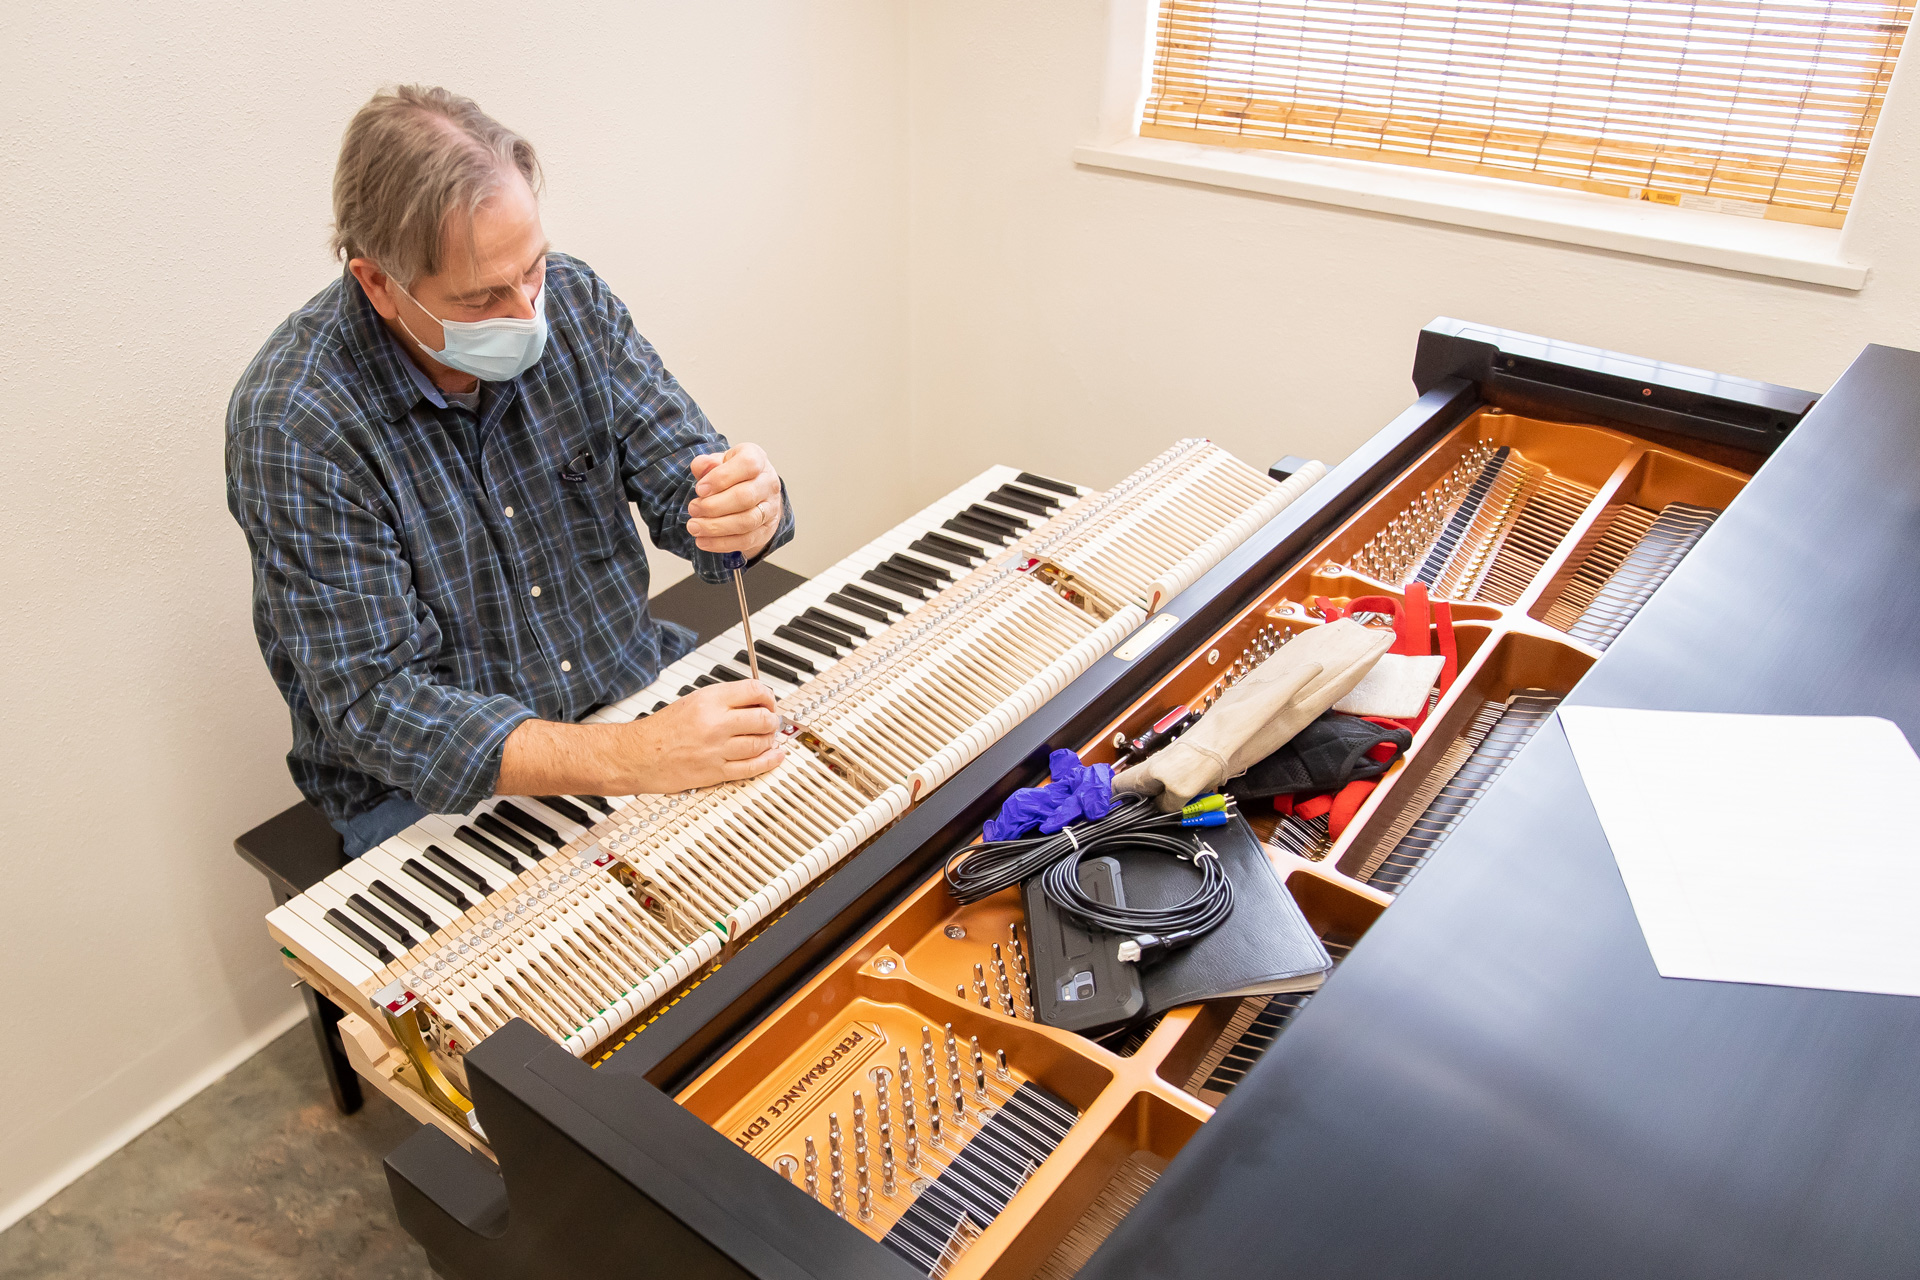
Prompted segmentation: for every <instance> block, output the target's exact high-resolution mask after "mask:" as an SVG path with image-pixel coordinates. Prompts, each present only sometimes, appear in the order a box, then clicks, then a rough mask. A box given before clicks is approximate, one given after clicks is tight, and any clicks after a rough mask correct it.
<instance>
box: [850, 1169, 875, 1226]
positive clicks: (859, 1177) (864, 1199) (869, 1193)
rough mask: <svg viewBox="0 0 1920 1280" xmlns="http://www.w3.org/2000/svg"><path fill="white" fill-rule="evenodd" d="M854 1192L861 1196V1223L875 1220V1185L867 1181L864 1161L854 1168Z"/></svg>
mask: <svg viewBox="0 0 1920 1280" xmlns="http://www.w3.org/2000/svg"><path fill="white" fill-rule="evenodd" d="M853 1177H854V1191H855V1193H856V1194H857V1195H858V1196H859V1203H860V1221H862V1222H871V1221H872V1220H873V1184H872V1183H871V1182H869V1181H868V1180H867V1162H866V1161H865V1160H864V1159H863V1160H860V1161H859V1162H858V1163H856V1164H855V1165H854V1166H853Z"/></svg>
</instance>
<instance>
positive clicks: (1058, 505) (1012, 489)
mask: <svg viewBox="0 0 1920 1280" xmlns="http://www.w3.org/2000/svg"><path fill="white" fill-rule="evenodd" d="M1004 487H1005V489H1006V491H1007V492H1008V493H1017V494H1019V495H1020V496H1021V497H1023V498H1029V499H1031V500H1032V501H1034V502H1042V503H1045V504H1046V506H1047V509H1048V510H1049V511H1065V510H1066V509H1067V504H1066V503H1064V502H1062V501H1060V499H1058V498H1056V497H1054V496H1053V495H1052V494H1050V493H1042V492H1040V491H1039V490H1038V489H1029V488H1027V487H1026V486H1024V485H1018V484H1010V485H1006V486H1004Z"/></svg>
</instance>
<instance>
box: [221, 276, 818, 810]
mask: <svg viewBox="0 0 1920 1280" xmlns="http://www.w3.org/2000/svg"><path fill="white" fill-rule="evenodd" d="M545 288H546V289H547V293H548V296H547V299H546V307H547V316H548V321H549V324H550V326H551V332H550V335H549V337H548V339H547V347H546V351H545V353H544V354H543V355H542V356H541V358H540V362H539V363H538V364H536V365H535V366H534V367H533V368H532V369H530V370H528V371H527V372H526V373H524V374H522V375H521V376H520V377H518V378H516V379H514V380H513V381H511V382H488V383H482V384H481V387H482V395H481V399H480V408H479V413H478V414H477V415H476V414H473V413H469V412H468V411H466V410H465V409H461V408H458V407H455V406H451V405H449V404H448V403H447V401H446V399H445V398H444V397H442V396H441V395H440V393H439V392H438V391H437V390H436V389H435V388H434V387H433V384H432V383H431V382H429V381H428V380H427V379H426V377H425V375H424V374H422V373H421V372H420V370H419V369H418V368H417V367H415V365H414V364H413V362H412V361H411V360H409V359H408V357H407V355H406V354H405V352H404V351H403V350H402V349H401V347H400V345H399V343H398V342H397V341H396V340H395V339H394V338H393V337H392V336H391V335H390V334H389V333H388V331H387V329H386V326H385V325H384V324H382V323H381V321H380V317H379V315H378V314H377V313H376V312H375V311H374V309H373V307H372V305H371V304H370V303H369V302H368V301H367V298H366V295H365V294H364V293H363V292H362V291H361V289H360V286H359V284H358V283H356V282H355V281H354V280H353V278H352V277H351V276H350V275H345V274H343V275H342V277H341V279H340V280H338V281H336V282H335V283H333V284H332V285H329V286H328V287H327V288H326V289H323V290H322V291H321V292H320V293H319V295H318V296H316V297H315V298H314V299H313V301H311V302H309V303H308V304H307V305H306V306H304V307H302V308H301V309H300V310H299V311H296V312H295V313H294V314H293V315H291V316H289V317H288V318H287V320H286V322H285V323H283V324H282V325H281V326H280V327H279V328H278V329H275V330H274V332H273V336H272V337H270V338H268V339H267V343H266V345H265V346H264V347H262V348H261V349H260V353H259V354H258V355H257V356H255V357H254V359H253V363H252V364H250V365H248V366H247V371H246V373H245V374H244V375H242V377H241V379H240V384H239V386H237V387H236V388H234V392H233V400H232V403H231V404H230V405H229V407H228V411H227V505H228V507H229V509H231V510H232V512H233V516H234V519H235V520H237V521H239V523H240V527H241V528H242V529H243V530H244V531H245V532H246V536H247V547H248V550H249V552H250V553H251V555H252V559H253V620H254V631H255V633H256V634H257V635H258V637H259V641H260V650H261V652H262V653H263V654H264V655H265V656H266V660H267V666H268V668H269V669H270V670H271V671H272V673H273V679H274V682H275V683H276V684H277V685H279V686H280V691H281V693H282V694H284V695H285V696H286V699H287V705H288V707H289V708H290V709H291V711H292V715H293V749H292V750H291V751H290V752H289V753H288V755H287V763H288V766H289V767H290V768H291V770H292V772H293V778H294V781H295V782H296V783H297V784H298V785H299V787H300V790H301V791H302V792H304V793H305V794H306V796H307V798H308V799H309V800H311V801H313V803H314V804H315V805H317V806H318V807H319V808H320V810H321V811H322V812H324V813H325V814H326V815H327V817H328V818H330V819H333V820H335V821H336V822H339V821H344V820H346V819H350V818H353V817H356V816H358V815H360V814H363V813H366V812H368V811H369V810H371V809H373V808H374V807H375V806H376V805H379V804H380V803H381V802H382V801H384V800H386V799H387V798H389V797H390V796H392V795H394V794H395V793H402V794H405V795H409V796H411V797H412V798H413V799H414V800H415V801H416V802H417V803H419V804H420V805H422V806H424V807H425V808H426V809H428V810H429V811H432V812H439V813H457V812H462V811H465V810H467V809H470V808H472V807H473V806H474V805H475V804H477V803H478V802H479V801H481V800H483V799H485V798H486V797H487V796H489V795H492V794H493V790H494V784H495V782H496V781H497V780H498V778H499V774H500V752H501V745H502V743H504V742H505V741H506V737H507V734H508V733H510V732H511V731H512V730H513V728H514V726H516V725H518V724H519V723H520V722H521V721H523V720H527V719H529V718H532V717H535V716H538V717H540V718H542V719H547V720H577V719H579V718H580V717H581V716H583V715H586V714H587V713H589V712H590V711H592V710H593V709H594V708H595V707H597V706H600V705H602V704H604V703H607V702H611V701H614V700H615V699H618V698H622V697H625V696H626V695H628V694H630V693H632V692H634V691H635V690H637V689H639V688H642V687H643V686H645V685H646V684H647V683H648V682H649V681H651V680H652V679H653V678H654V677H655V675H657V674H658V672H659V670H660V668H661V667H662V666H664V665H665V664H667V663H669V662H672V661H673V660H674V659H676V658H678V657H680V656H682V655H683V654H685V653H686V652H688V650H690V649H691V648H692V647H693V644H694V637H693V635H692V634H691V633H690V632H688V631H687V630H686V629H685V628H682V627H678V626H674V625H673V624H671V623H659V622H656V621H655V620H654V619H653V618H652V617H651V616H650V615H649V614H648V612H647V558H646V552H645V549H644V547H643V546H642V544H641V542H640V538H639V534H638V532H637V531H636V529H635V528H634V523H633V520H632V518H631V516H630V514H629V511H628V507H627V503H628V501H629V500H631V501H632V502H634V503H636V504H638V506H639V509H640V513H641V516H642V517H643V518H644V519H645V521H646V524H647V529H648V532H649V533H650V534H651V535H652V538H653V542H654V544H655V545H656V546H658V547H660V548H662V549H663V550H666V551H671V552H673V553H674V554H676V555H680V556H685V557H687V558H689V559H691V560H692V561H693V564H694V568H695V569H696V570H697V571H698V572H699V574H700V576H701V577H702V578H704V579H706V580H707V581H709V582H722V581H725V578H726V574H725V570H724V569H723V568H722V567H721V562H720V557H719V556H717V555H714V554H711V553H709V552H704V551H699V550H697V549H696V548H695V547H694V545H693V540H692V538H690V537H689V536H688V535H687V531H686V528H685V526H684V521H685V520H686V506H687V504H688V503H689V502H690V501H692V499H693V477H692V474H691V472H690V471H689V464H690V463H691V461H692V459H693V457H694V456H695V455H696V454H701V453H712V452H717V451H720V450H723V449H725V448H727V441H726V439H725V438H724V437H722V436H721V435H720V434H719V433H718V432H716V431H715V430H714V429H713V427H712V426H711V425H710V424H709V423H708V422H707V419H706V416H705V415H704V414H702V413H701V412H700V408H699V406H698V405H696V404H694V402H693V400H692V399H691V398H690V397H689V396H688V395H687V393H686V392H685V391H684V390H683V389H682V388H681V387H680V384H679V383H677V382H676V381H674V379H673V375H671V374H669V373H668V372H667V371H666V370H665V369H664V368H663V367H662V366H661V364H660V358H659V357H658V356H657V355H655V354H654V351H653V348H652V347H651V346H649V345H648V344H647V342H646V340H645V339H644V338H642V337H641V336H640V335H639V334H638V333H636V332H635V331H634V327H633V321H632V319H631V317H629V316H628V314H627V309H626V307H625V306H624V305H623V304H622V303H621V302H620V300H619V299H618V298H616V297H614V296H613V293H612V292H611V291H610V290H609V289H608V288H607V286H606V284H605V282H604V281H602V280H601V279H600V278H599V277H598V276H596V275H595V274H594V273H593V271H592V270H591V269H589V268H588V267H587V266H586V265H585V264H584V263H581V262H579V261H577V260H575V259H573V258H569V257H566V256H565V255H562V254H557V253H556V254H550V255H549V256H548V258H547V279H546V285H545ZM576 464H577V465H576ZM563 472H565V473H566V474H564V475H563V474H562V473H563ZM792 536H793V518H792V514H791V510H789V511H788V513H787V514H786V515H785V516H783V518H782V520H781V525H780V529H779V532H778V533H777V534H776V535H775V537H774V539H773V541H772V542H770V543H769V544H768V545H767V548H766V549H767V550H769V551H771V550H772V549H774V548H775V547H778V546H780V545H782V544H783V543H785V542H786V541H787V540H788V539H790V538H791V537H792ZM763 554H764V552H763Z"/></svg>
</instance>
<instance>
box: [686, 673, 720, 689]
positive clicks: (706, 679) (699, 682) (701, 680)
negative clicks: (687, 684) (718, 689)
mask: <svg viewBox="0 0 1920 1280" xmlns="http://www.w3.org/2000/svg"><path fill="white" fill-rule="evenodd" d="M719 683H720V682H719V681H718V680H715V679H714V678H713V677H712V676H695V677H694V678H693V686H692V687H693V688H694V689H704V688H706V687H707V686H708V685H710V684H719Z"/></svg>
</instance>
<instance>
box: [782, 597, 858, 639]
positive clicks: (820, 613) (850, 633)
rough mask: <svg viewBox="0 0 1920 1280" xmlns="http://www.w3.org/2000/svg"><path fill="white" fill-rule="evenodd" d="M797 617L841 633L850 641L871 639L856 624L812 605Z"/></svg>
mask: <svg viewBox="0 0 1920 1280" xmlns="http://www.w3.org/2000/svg"><path fill="white" fill-rule="evenodd" d="M797 616H799V617H801V618H805V619H806V620H807V621H809V622H817V623H819V624H820V625H821V626H823V627H829V628H831V629H833V630H835V631H838V632H841V633H842V634H844V635H846V636H847V637H848V638H849V639H851V640H868V639H871V638H872V636H871V635H870V634H869V633H868V631H867V629H866V628H865V627H863V626H860V625H859V624H858V623H855V622H849V621H848V620H847V619H845V618H843V617H841V616H840V615H839V614H837V613H829V612H828V611H827V610H825V609H821V608H818V607H816V606H813V605H809V606H807V608H806V609H805V610H804V611H803V612H801V613H800V614H799V615H797Z"/></svg>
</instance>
